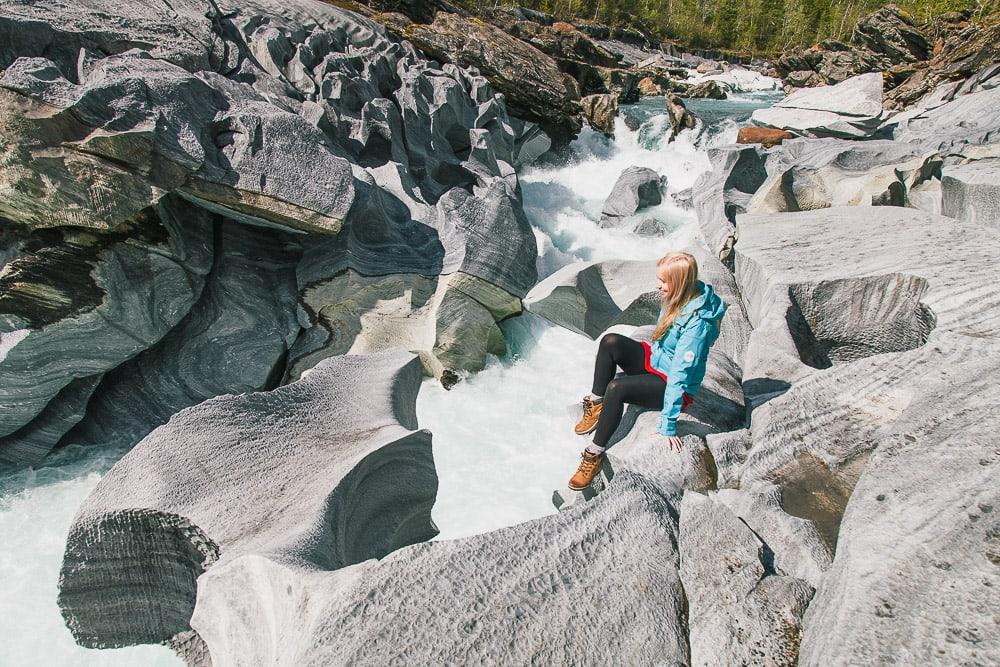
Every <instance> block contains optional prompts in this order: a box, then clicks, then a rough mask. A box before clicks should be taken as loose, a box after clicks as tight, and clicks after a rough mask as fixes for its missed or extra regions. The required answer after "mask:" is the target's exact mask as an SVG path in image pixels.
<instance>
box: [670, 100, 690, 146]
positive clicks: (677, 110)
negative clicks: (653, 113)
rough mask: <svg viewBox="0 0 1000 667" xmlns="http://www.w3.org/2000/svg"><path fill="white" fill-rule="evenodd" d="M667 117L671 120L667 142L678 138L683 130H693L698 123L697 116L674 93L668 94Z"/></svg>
mask: <svg viewBox="0 0 1000 667" xmlns="http://www.w3.org/2000/svg"><path fill="white" fill-rule="evenodd" d="M667 118H668V119H669V120H670V129H668V130H667V143H669V142H671V141H673V140H674V139H676V138H677V135H678V134H680V133H681V132H682V131H683V130H693V129H694V128H695V125H697V121H696V120H695V117H694V116H693V115H691V112H690V111H688V110H687V107H685V106H684V102H682V101H681V98H680V97H678V96H677V95H674V94H670V95H667Z"/></svg>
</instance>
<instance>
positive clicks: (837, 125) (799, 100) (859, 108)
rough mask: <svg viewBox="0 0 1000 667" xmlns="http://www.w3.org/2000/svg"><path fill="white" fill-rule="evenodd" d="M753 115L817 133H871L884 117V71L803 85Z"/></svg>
mask: <svg viewBox="0 0 1000 667" xmlns="http://www.w3.org/2000/svg"><path fill="white" fill-rule="evenodd" d="M751 118H752V120H753V122H754V123H755V124H757V125H762V126H764V127H771V128H775V129H779V130H789V131H791V132H794V133H796V134H805V135H808V136H814V137H843V138H848V139H850V138H855V139H861V138H865V137H869V136H871V135H872V134H874V133H875V131H876V130H877V129H878V128H879V125H880V123H881V121H882V118H883V111H882V74H881V72H873V73H871V74H862V75H861V76H855V77H851V78H850V79H847V80H846V81H843V82H841V83H838V84H836V85H833V86H821V87H819V88H806V89H802V90H800V91H798V92H795V93H793V94H791V95H789V96H788V97H786V98H785V99H783V100H782V101H781V102H778V103H777V104H775V105H774V106H773V107H770V108H767V109H758V110H756V111H754V112H753V115H752V117H751Z"/></svg>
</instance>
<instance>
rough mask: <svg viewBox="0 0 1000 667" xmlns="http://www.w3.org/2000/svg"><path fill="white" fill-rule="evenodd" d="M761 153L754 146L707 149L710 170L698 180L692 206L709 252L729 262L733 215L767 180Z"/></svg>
mask: <svg viewBox="0 0 1000 667" xmlns="http://www.w3.org/2000/svg"><path fill="white" fill-rule="evenodd" d="M764 160H765V158H764V153H763V151H762V150H760V149H759V148H757V147H756V146H745V145H733V146H720V147H717V148H710V149H709V150H708V161H709V164H710V165H711V170H710V171H707V172H705V173H704V174H702V175H701V176H699V177H698V180H697V181H696V182H695V184H694V187H692V188H691V191H692V203H693V204H694V210H695V215H696V216H697V218H698V229H699V231H700V232H701V236H702V239H703V240H704V241H705V243H706V245H707V246H708V248H709V250H711V251H712V252H713V253H714V254H715V255H716V256H718V257H719V258H720V259H722V260H723V261H724V262H727V263H730V264H731V263H732V247H733V243H734V241H735V239H734V237H735V233H736V215H737V214H739V213H744V212H746V207H747V204H748V203H749V201H750V198H751V197H752V196H753V194H754V193H755V192H757V189H758V188H760V186H761V185H762V184H763V183H764V181H765V180H766V179H767V171H766V170H765V168H764Z"/></svg>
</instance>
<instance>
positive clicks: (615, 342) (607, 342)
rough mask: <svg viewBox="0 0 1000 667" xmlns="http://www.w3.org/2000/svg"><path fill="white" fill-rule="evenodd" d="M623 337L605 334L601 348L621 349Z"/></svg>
mask: <svg viewBox="0 0 1000 667" xmlns="http://www.w3.org/2000/svg"><path fill="white" fill-rule="evenodd" d="M622 338H623V336H622V335H621V334H616V333H609V334H604V335H603V336H602V337H601V347H603V348H605V349H614V348H617V347H621V344H622Z"/></svg>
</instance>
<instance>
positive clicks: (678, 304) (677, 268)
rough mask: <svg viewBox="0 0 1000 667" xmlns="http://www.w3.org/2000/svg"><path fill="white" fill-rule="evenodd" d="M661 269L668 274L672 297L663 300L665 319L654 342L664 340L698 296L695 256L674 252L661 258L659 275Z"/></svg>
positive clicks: (656, 331) (658, 325) (657, 326)
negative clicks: (682, 311)
mask: <svg viewBox="0 0 1000 667" xmlns="http://www.w3.org/2000/svg"><path fill="white" fill-rule="evenodd" d="M661 269H663V270H664V271H665V273H666V274H667V282H669V283H670V295H669V296H666V297H664V299H663V304H662V305H663V317H662V318H660V321H659V322H658V323H657V325H656V329H654V330H653V340H654V341H656V340H660V339H661V338H663V336H664V335H665V334H666V333H667V329H669V328H670V325H672V324H673V323H674V320H676V319H677V316H678V315H680V314H681V308H683V307H684V306H685V305H687V303H688V301H690V300H691V299H693V298H695V297H696V296H698V284H697V283H698V262H697V261H696V260H695V258H694V256H693V255H690V254H688V253H686V252H672V253H670V254H669V255H666V256H665V257H661V258H660V260H659V261H658V262H657V263H656V271H657V274H659V272H660V270H661Z"/></svg>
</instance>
